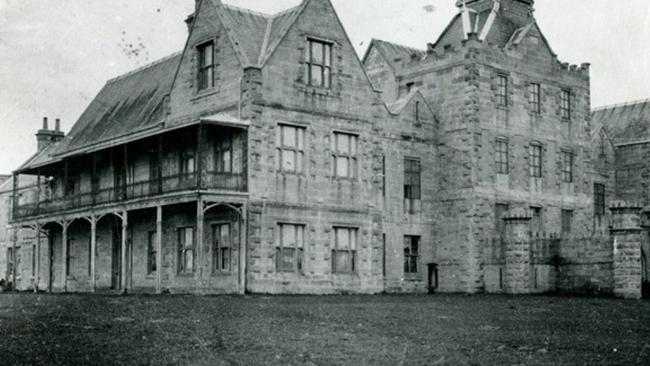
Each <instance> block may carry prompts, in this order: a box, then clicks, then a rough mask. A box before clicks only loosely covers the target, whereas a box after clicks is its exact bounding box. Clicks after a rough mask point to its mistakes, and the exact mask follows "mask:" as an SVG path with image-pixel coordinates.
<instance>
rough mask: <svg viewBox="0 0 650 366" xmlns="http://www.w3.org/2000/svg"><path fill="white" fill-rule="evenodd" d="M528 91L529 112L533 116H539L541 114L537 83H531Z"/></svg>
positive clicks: (539, 90) (539, 91)
mask: <svg viewBox="0 0 650 366" xmlns="http://www.w3.org/2000/svg"><path fill="white" fill-rule="evenodd" d="M528 89H529V90H528V102H529V103H530V110H531V111H532V112H533V113H535V114H540V113H541V112H542V100H541V86H540V85H539V84H537V83H531V84H530V86H529V87H528Z"/></svg>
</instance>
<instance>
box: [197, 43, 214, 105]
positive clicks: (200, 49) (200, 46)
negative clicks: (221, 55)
mask: <svg viewBox="0 0 650 366" xmlns="http://www.w3.org/2000/svg"><path fill="white" fill-rule="evenodd" d="M208 47H211V56H212V60H211V63H210V64H209V65H204V60H205V52H204V50H205V49H206V48H208ZM194 49H195V52H196V60H197V64H196V88H195V90H196V93H197V94H200V93H205V92H207V91H210V90H213V89H214V87H215V86H216V70H217V61H216V58H217V57H216V56H217V52H216V49H217V41H216V38H210V39H206V40H203V41H201V42H197V44H196V45H195V46H194ZM207 71H210V75H211V76H212V77H211V80H206V82H208V84H210V85H202V84H203V82H204V81H203V75H204V73H205V72H207Z"/></svg>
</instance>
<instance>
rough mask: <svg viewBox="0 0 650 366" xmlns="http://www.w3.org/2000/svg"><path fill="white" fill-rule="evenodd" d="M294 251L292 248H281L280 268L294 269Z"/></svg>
mask: <svg viewBox="0 0 650 366" xmlns="http://www.w3.org/2000/svg"><path fill="white" fill-rule="evenodd" d="M294 253H295V249H293V248H282V270H283V271H285V272H293V271H294V261H293V259H294Z"/></svg>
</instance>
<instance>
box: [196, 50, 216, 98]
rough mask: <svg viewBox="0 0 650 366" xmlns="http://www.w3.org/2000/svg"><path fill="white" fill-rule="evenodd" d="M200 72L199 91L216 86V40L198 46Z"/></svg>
mask: <svg viewBox="0 0 650 366" xmlns="http://www.w3.org/2000/svg"><path fill="white" fill-rule="evenodd" d="M198 54H199V73H198V91H202V90H205V89H209V88H212V87H214V69H215V64H214V42H207V43H204V44H202V45H200V46H199V47H198Z"/></svg>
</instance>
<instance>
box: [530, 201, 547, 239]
mask: <svg viewBox="0 0 650 366" xmlns="http://www.w3.org/2000/svg"><path fill="white" fill-rule="evenodd" d="M530 211H531V212H532V216H533V217H532V219H531V220H530V231H531V232H533V233H541V232H544V221H543V218H542V208H541V207H531V208H530Z"/></svg>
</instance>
